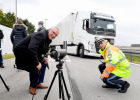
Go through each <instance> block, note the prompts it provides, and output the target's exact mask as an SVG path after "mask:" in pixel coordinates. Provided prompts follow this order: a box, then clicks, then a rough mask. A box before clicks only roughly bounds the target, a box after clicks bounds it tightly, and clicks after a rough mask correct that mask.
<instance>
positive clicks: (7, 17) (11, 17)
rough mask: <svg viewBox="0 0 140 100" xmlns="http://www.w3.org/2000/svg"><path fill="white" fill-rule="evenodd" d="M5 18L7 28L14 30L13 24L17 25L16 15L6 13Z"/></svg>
mask: <svg viewBox="0 0 140 100" xmlns="http://www.w3.org/2000/svg"><path fill="white" fill-rule="evenodd" d="M4 17H5V24H4V25H5V26H7V27H10V28H13V24H14V23H15V15H14V13H11V12H8V13H4Z"/></svg>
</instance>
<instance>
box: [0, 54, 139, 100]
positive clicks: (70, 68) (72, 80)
mask: <svg viewBox="0 0 140 100" xmlns="http://www.w3.org/2000/svg"><path fill="white" fill-rule="evenodd" d="M100 60H102V59H100V58H95V57H86V58H79V57H77V56H74V55H68V57H66V62H65V63H64V65H63V74H64V78H65V81H66V84H67V89H68V92H69V93H70V94H71V99H70V100H139V99H140V95H139V94H140V84H139V82H140V77H139V76H140V65H134V64H131V75H130V78H124V79H123V80H126V81H128V82H129V83H130V88H129V89H128V91H127V93H118V90H117V89H104V88H102V87H101V86H102V85H103V84H104V83H103V82H102V81H101V80H100V73H99V70H98V65H99V64H100V63H101V62H100ZM57 63H58V62H55V61H54V60H52V59H49V66H50V70H46V75H45V79H44V83H43V84H45V85H48V86H50V83H51V81H52V78H53V76H54V72H55V71H56V70H57V69H56V67H55V66H56V64H57ZM13 64H14V59H10V60H4V65H5V68H4V69H2V68H0V74H1V75H2V77H3V78H4V80H5V82H6V83H7V85H8V86H9V87H10V91H9V92H8V91H7V90H6V88H5V87H4V85H3V83H2V82H1V80H0V100H32V95H31V94H30V93H29V74H28V72H25V71H21V70H20V71H18V70H17V69H15V68H13ZM58 90H59V88H58V79H55V82H54V84H53V86H52V89H51V91H50V94H49V96H48V99H47V100H62V99H59V91H58ZM47 91H48V89H37V95H35V97H34V100H43V98H44V96H45V94H46V93H47ZM64 92H65V91H64ZM65 98H66V99H65V100H68V99H67V96H66V95H65Z"/></svg>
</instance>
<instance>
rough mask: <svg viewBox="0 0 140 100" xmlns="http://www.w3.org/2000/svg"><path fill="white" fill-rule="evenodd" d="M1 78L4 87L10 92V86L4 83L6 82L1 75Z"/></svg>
mask: <svg viewBox="0 0 140 100" xmlns="http://www.w3.org/2000/svg"><path fill="white" fill-rule="evenodd" d="M0 78H1V80H2V82H3V84H4V86H5V87H6V89H7V91H9V90H10V88H9V86H7V85H6V83H5V82H4V80H3V78H2V76H1V75H0Z"/></svg>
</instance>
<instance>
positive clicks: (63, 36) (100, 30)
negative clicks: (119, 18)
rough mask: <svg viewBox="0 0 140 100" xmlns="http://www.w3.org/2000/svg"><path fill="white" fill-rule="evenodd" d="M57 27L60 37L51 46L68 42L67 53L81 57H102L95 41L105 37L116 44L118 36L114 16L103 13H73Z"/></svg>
mask: <svg viewBox="0 0 140 100" xmlns="http://www.w3.org/2000/svg"><path fill="white" fill-rule="evenodd" d="M56 26H57V27H58V28H59V35H58V37H56V38H55V39H54V40H53V41H52V43H51V44H50V46H51V47H52V48H54V47H56V46H63V42H64V41H67V52H68V53H72V54H76V55H78V56H80V57H84V56H85V55H88V56H96V57H101V55H100V54H99V52H98V51H99V47H98V45H97V44H96V43H95V39H96V38H97V37H103V38H106V39H108V41H109V42H110V43H111V44H114V40H115V36H116V25H115V20H114V18H113V16H110V15H107V14H103V13H97V12H87V11H80V12H77V13H71V14H69V15H68V16H67V17H66V18H64V19H63V20H62V21H61V22H60V23H59V24H58V25H56Z"/></svg>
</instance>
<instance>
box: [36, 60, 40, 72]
mask: <svg viewBox="0 0 140 100" xmlns="http://www.w3.org/2000/svg"><path fill="white" fill-rule="evenodd" d="M36 67H37V69H38V70H40V69H41V63H40V62H39V64H38V65H37V66H36Z"/></svg>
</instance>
